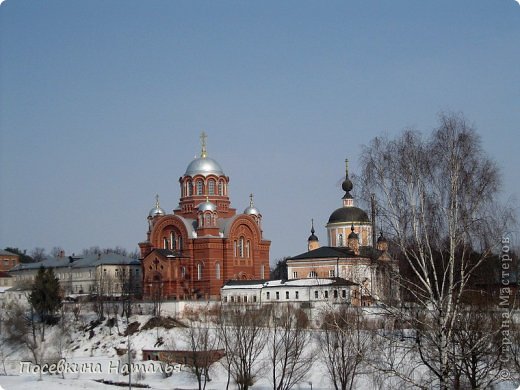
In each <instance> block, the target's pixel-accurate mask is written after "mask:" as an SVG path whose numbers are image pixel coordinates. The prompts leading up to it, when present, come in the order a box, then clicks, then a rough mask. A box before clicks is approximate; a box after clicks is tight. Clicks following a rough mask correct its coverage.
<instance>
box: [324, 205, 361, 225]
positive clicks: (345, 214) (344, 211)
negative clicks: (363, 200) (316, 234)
mask: <svg viewBox="0 0 520 390" xmlns="http://www.w3.org/2000/svg"><path fill="white" fill-rule="evenodd" d="M344 222H370V220H369V219H368V215H367V213H366V212H365V211H363V210H361V209H360V208H359V207H353V206H349V207H340V208H339V209H336V210H334V212H333V213H332V214H331V215H330V217H329V222H328V223H327V224H331V223H344Z"/></svg>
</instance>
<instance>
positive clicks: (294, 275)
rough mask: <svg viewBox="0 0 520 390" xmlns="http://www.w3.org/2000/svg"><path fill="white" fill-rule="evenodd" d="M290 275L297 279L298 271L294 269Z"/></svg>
mask: <svg viewBox="0 0 520 390" xmlns="http://www.w3.org/2000/svg"><path fill="white" fill-rule="evenodd" d="M292 277H293V279H298V272H296V271H294V272H293V273H292Z"/></svg>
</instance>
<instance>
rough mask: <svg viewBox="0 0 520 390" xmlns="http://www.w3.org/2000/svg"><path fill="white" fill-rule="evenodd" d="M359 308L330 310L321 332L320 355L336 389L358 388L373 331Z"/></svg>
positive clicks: (319, 337)
mask: <svg viewBox="0 0 520 390" xmlns="http://www.w3.org/2000/svg"><path fill="white" fill-rule="evenodd" d="M365 325H366V324H365V321H364V319H363V315H362V313H361V312H360V310H359V309H355V308H351V309H349V310H347V309H345V308H343V309H340V310H338V311H333V310H331V311H328V312H327V313H325V319H324V322H323V325H322V329H321V331H320V333H319V335H318V344H319V346H320V349H321V357H322V361H323V362H324V364H325V366H326V367H327V373H328V375H329V379H330V381H331V383H332V386H334V389H335V390H347V389H355V388H356V386H355V384H356V377H357V376H358V375H359V374H360V373H361V370H362V368H363V367H364V366H365V363H366V361H367V354H368V352H369V349H370V348H371V343H372V337H371V333H370V332H368V331H367V330H366V329H365V328H366V326H365Z"/></svg>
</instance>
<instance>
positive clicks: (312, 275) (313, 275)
mask: <svg viewBox="0 0 520 390" xmlns="http://www.w3.org/2000/svg"><path fill="white" fill-rule="evenodd" d="M335 276H336V271H334V270H333V269H330V270H329V278H333V277H335ZM292 277H293V279H298V272H297V271H293V273H292ZM307 277H308V278H317V277H318V273H317V272H316V271H311V272H309V273H308V274H307Z"/></svg>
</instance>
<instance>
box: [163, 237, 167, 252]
mask: <svg viewBox="0 0 520 390" xmlns="http://www.w3.org/2000/svg"><path fill="white" fill-rule="evenodd" d="M163 249H168V239H167V238H166V237H164V238H163Z"/></svg>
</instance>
